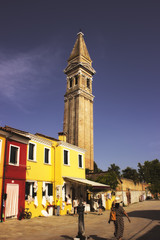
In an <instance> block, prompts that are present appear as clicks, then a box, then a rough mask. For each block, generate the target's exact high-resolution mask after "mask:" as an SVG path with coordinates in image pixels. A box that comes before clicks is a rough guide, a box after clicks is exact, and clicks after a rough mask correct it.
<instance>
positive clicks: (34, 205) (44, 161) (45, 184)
mask: <svg viewBox="0 0 160 240" xmlns="http://www.w3.org/2000/svg"><path fill="white" fill-rule="evenodd" d="M28 136H29V137H30V138H31V140H30V142H29V145H28V150H27V168H26V191H25V192H26V193H25V208H29V211H30V212H31V213H32V217H38V216H42V215H44V214H45V212H47V210H48V205H52V204H53V183H54V149H53V148H52V142H51V141H49V140H46V139H42V138H40V137H38V136H36V135H33V134H28Z"/></svg>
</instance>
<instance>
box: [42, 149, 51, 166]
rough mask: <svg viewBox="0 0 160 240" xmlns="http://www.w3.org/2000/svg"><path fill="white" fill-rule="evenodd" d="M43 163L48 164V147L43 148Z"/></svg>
mask: <svg viewBox="0 0 160 240" xmlns="http://www.w3.org/2000/svg"><path fill="white" fill-rule="evenodd" d="M44 163H46V164H50V163H51V161H50V149H49V148H45V149H44Z"/></svg>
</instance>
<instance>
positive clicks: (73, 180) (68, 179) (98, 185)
mask: <svg viewBox="0 0 160 240" xmlns="http://www.w3.org/2000/svg"><path fill="white" fill-rule="evenodd" d="M63 179H64V180H65V181H66V182H71V183H78V184H82V185H87V186H91V187H92V188H94V189H104V190H105V189H110V186H109V185H105V184H102V183H98V182H94V181H90V180H88V179H84V178H74V177H63Z"/></svg>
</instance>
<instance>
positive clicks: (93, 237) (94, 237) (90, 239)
mask: <svg viewBox="0 0 160 240" xmlns="http://www.w3.org/2000/svg"><path fill="white" fill-rule="evenodd" d="M61 237H63V238H64V239H69V240H73V237H70V236H67V235H61ZM88 240H110V239H109V238H102V237H98V236H97V235H90V236H88Z"/></svg>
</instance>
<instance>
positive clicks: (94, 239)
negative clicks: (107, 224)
mask: <svg viewBox="0 0 160 240" xmlns="http://www.w3.org/2000/svg"><path fill="white" fill-rule="evenodd" d="M89 239H93V240H110V239H109V238H102V237H98V236H97V235H90V236H89Z"/></svg>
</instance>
